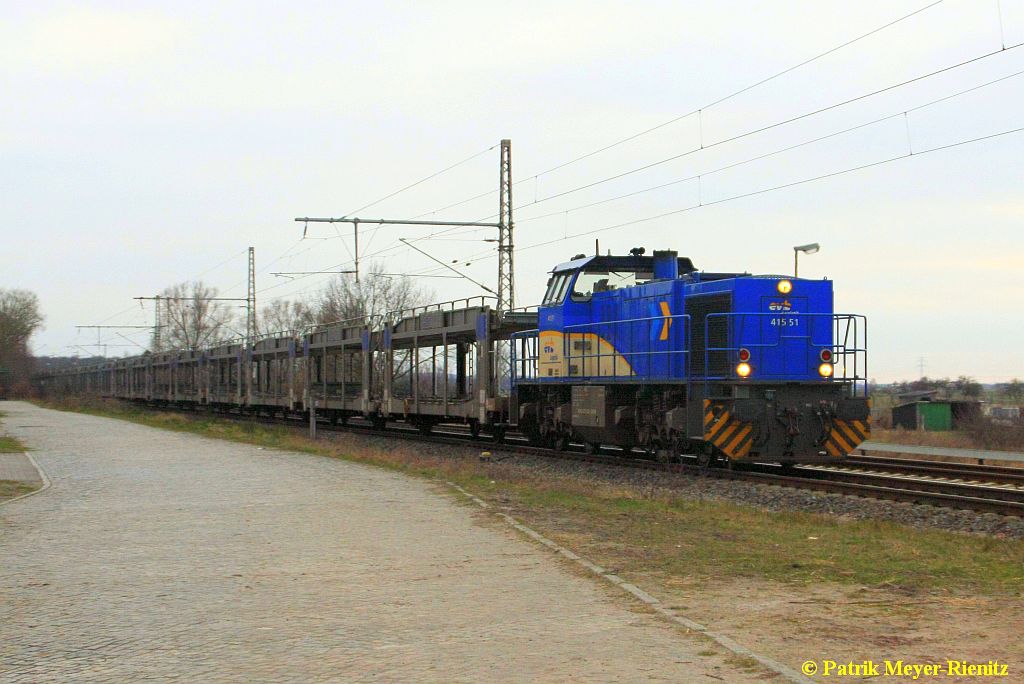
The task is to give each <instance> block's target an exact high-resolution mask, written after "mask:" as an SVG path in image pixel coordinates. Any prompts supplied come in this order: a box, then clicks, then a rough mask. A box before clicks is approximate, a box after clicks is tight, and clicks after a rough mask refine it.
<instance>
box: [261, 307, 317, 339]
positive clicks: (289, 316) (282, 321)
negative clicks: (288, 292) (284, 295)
mask: <svg viewBox="0 0 1024 684" xmlns="http://www.w3.org/2000/svg"><path fill="white" fill-rule="evenodd" d="M316 319H317V312H316V308H315V307H313V306H310V305H309V304H307V303H306V302H303V301H288V300H286V299H278V300H275V301H272V302H271V303H269V304H266V305H264V306H263V307H262V308H261V309H260V315H259V317H258V319H257V320H258V322H259V329H260V332H261V333H263V334H267V333H276V332H289V331H292V332H298V331H300V330H302V329H303V328H306V327H308V326H310V325H312V324H313V323H316Z"/></svg>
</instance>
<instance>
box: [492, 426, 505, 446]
mask: <svg viewBox="0 0 1024 684" xmlns="http://www.w3.org/2000/svg"><path fill="white" fill-rule="evenodd" d="M491 436H492V437H493V438H494V443H495V444H504V443H505V428H503V427H496V428H494V429H493V430H492V431H491Z"/></svg>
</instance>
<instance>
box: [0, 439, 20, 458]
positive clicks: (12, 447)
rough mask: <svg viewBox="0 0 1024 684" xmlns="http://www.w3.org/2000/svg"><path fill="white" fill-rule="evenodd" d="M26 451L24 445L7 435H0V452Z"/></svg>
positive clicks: (18, 452)
mask: <svg viewBox="0 0 1024 684" xmlns="http://www.w3.org/2000/svg"><path fill="white" fill-rule="evenodd" d="M23 451H27V449H26V448H25V445H24V444H22V443H21V442H20V441H18V440H17V439H15V438H14V437H11V436H9V435H0V454H14V453H17V454H20V453H21V452H23Z"/></svg>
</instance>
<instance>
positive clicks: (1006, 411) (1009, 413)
mask: <svg viewBox="0 0 1024 684" xmlns="http://www.w3.org/2000/svg"><path fill="white" fill-rule="evenodd" d="M988 415H989V417H990V418H992V419H993V420H1005V421H1014V420H1020V406H992V407H990V408H989V410H988Z"/></svg>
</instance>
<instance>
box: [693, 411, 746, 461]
mask: <svg viewBox="0 0 1024 684" xmlns="http://www.w3.org/2000/svg"><path fill="white" fill-rule="evenodd" d="M704 440H705V441H708V442H711V443H712V444H714V445H715V446H716V447H718V448H719V449H720V450H721V451H722V452H723V453H725V454H726V455H727V456H729V458H744V457H745V456H747V454H749V453H750V446H751V444H753V441H754V427H753V425H751V424H750V423H746V422H743V421H740V420H736V419H735V418H733V417H732V415H731V414H730V413H729V409H728V407H726V406H724V405H722V404H713V403H712V402H711V400H710V399H705V400H704Z"/></svg>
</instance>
